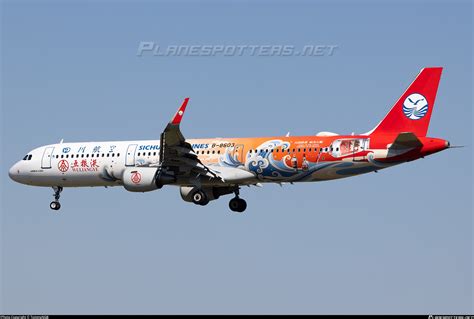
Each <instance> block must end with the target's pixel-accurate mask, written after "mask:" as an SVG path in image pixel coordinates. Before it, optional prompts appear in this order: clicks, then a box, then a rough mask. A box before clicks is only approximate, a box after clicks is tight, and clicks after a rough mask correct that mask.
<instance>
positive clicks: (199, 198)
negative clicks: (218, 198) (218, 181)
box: [193, 191, 209, 206]
mask: <svg viewBox="0 0 474 319" xmlns="http://www.w3.org/2000/svg"><path fill="white" fill-rule="evenodd" d="M193 203H194V204H196V205H202V206H204V205H207V203H209V199H207V196H206V194H205V193H204V192H203V191H197V192H195V193H194V194H193Z"/></svg>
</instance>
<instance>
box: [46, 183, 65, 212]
mask: <svg viewBox="0 0 474 319" xmlns="http://www.w3.org/2000/svg"><path fill="white" fill-rule="evenodd" d="M53 190H54V195H53V196H54V201H52V202H51V203H50V204H49V208H51V209H52V210H59V209H60V208H61V204H60V203H59V198H60V197H61V192H62V191H63V188H62V187H61V186H54V187H53Z"/></svg>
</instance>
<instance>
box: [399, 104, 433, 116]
mask: <svg viewBox="0 0 474 319" xmlns="http://www.w3.org/2000/svg"><path fill="white" fill-rule="evenodd" d="M403 113H404V114H405V115H406V116H407V117H409V118H415V119H421V118H422V117H423V116H425V115H426V113H428V105H425V106H423V107H422V108H421V109H419V110H417V109H416V108H410V107H406V106H405V105H403Z"/></svg>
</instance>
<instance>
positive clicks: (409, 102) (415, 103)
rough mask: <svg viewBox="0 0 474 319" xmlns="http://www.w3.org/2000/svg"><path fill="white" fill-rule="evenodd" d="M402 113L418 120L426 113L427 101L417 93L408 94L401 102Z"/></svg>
mask: <svg viewBox="0 0 474 319" xmlns="http://www.w3.org/2000/svg"><path fill="white" fill-rule="evenodd" d="M402 110H403V114H405V116H406V117H408V118H409V119H412V120H419V119H421V118H422V117H423V116H425V115H426V113H428V101H427V100H426V98H425V97H424V96H423V95H421V94H419V93H413V94H410V95H409V96H408V97H407V98H406V99H405V102H403V108H402Z"/></svg>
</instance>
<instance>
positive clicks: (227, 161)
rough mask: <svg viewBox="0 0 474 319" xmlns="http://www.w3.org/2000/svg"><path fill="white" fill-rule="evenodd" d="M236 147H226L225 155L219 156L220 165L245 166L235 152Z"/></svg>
mask: <svg viewBox="0 0 474 319" xmlns="http://www.w3.org/2000/svg"><path fill="white" fill-rule="evenodd" d="M233 151H234V148H233V147H229V148H227V149H226V151H225V153H224V155H223V156H221V157H219V165H220V166H225V167H241V166H244V164H243V163H241V162H240V161H239V160H238V159H237V156H238V155H237V154H234V155H232V154H233Z"/></svg>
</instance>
